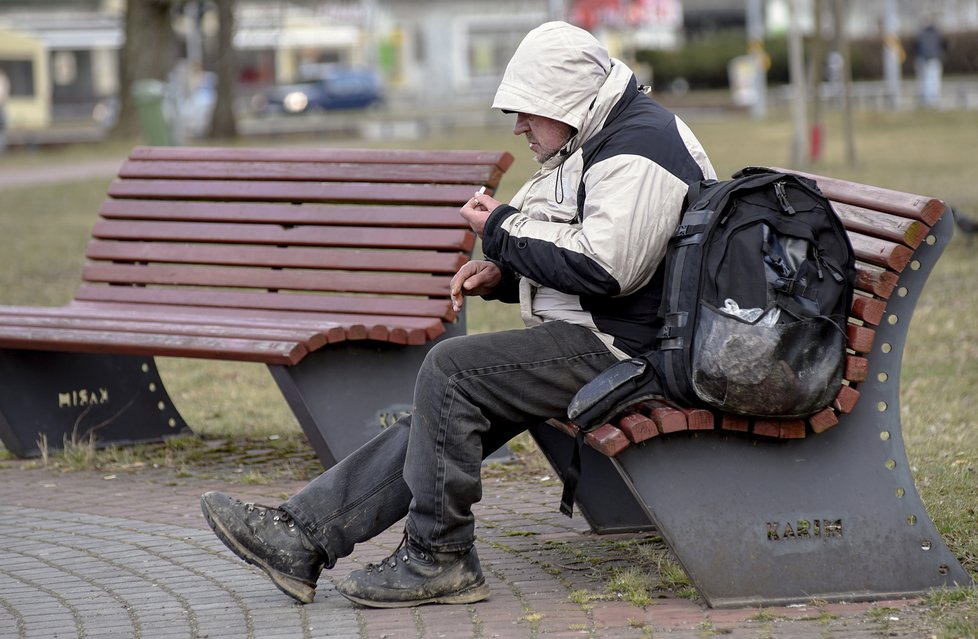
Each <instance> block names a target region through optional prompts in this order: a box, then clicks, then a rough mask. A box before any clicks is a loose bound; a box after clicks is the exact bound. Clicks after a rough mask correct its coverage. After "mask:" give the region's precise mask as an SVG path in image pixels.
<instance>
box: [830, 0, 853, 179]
mask: <svg viewBox="0 0 978 639" xmlns="http://www.w3.org/2000/svg"><path fill="white" fill-rule="evenodd" d="M847 7H848V5H847V4H846V2H845V0H834V2H833V3H832V9H833V11H832V15H833V18H834V20H835V49H836V51H838V52H839V53H841V54H842V60H843V64H842V129H843V132H844V133H843V134H844V135H845V141H846V162H847V163H848V164H849V166H854V165H855V164H856V134H855V132H854V129H853V124H852V90H851V89H852V60H851V56H850V52H849V36H848V35H847V33H846V14H847V11H846V9H847Z"/></svg>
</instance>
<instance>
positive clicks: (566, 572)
mask: <svg viewBox="0 0 978 639" xmlns="http://www.w3.org/2000/svg"><path fill="white" fill-rule="evenodd" d="M186 475H187V473H186V472H180V473H178V472H175V471H173V470H166V469H149V468H142V469H139V470H135V471H131V472H130V471H126V472H115V473H112V474H106V473H100V472H95V471H79V472H61V471H58V470H55V469H49V468H43V467H40V465H39V464H37V463H36V462H25V461H4V462H0V638H3V639H7V638H15V637H16V638H18V639H40V638H48V637H50V638H55V637H58V638H74V637H78V638H81V637H99V638H102V637H105V638H120V639H123V638H133V637H140V638H151V637H152V638H157V637H158V638H161V639H170V638H172V639H184V638H188V637H190V638H192V637H211V638H214V637H221V638H223V637H234V638H238V637H242V638H258V639H269V638H276V637H280V638H282V639H291V638H299V637H302V638H306V637H308V638H312V637H350V638H357V639H361V638H362V639H366V638H371V639H379V638H382V637H388V638H400V637H450V638H455V637H472V638H478V639H488V638H497V637H498V638H524V637H526V638H536V637H539V638H555V639H556V638H563V637H599V638H605V637H609V638H619V637H620V638H633V637H634V638H636V639H640V638H648V637H653V636H655V637H660V636H668V637H705V636H715V635H723V636H730V637H820V638H822V637H860V636H867V637H868V636H926V635H925V634H921V632H920V630H919V628H920V618H921V617H922V615H923V614H924V611H922V610H921V609H920V607H919V606H918V605H917V604H916V603H915V602H913V601H891V602H879V603H877V604H868V603H861V604H824V603H823V604H818V603H817V602H815V603H814V604H813V605H809V606H792V607H778V608H766V609H763V610H760V609H753V608H748V609H734V610H711V609H708V608H706V607H705V606H704V604H703V603H702V601H701V600H690V599H688V598H683V597H679V596H676V594H675V593H671V592H669V591H666V590H663V591H661V592H660V591H656V593H655V595H656V598H655V599H654V600H653V603H652V605H649V606H645V607H640V606H635V605H632V604H630V603H627V602H626V601H622V600H618V599H616V598H615V597H613V596H609V595H608V594H607V593H606V592H605V591H604V589H605V584H606V583H607V581H606V578H607V572H602V570H603V569H605V568H607V567H608V566H614V565H621V564H622V563H627V557H626V558H623V557H622V556H621V552H622V551H621V547H622V546H623V544H621V543H611V542H626V543H627V542H634V541H635V540H641V539H645V538H644V537H642V536H639V535H615V536H611V537H610V538H609V537H608V536H596V535H593V534H590V533H589V532H588V531H587V527H586V524H585V523H584V522H583V521H581V520H580V519H573V520H570V519H567V518H565V517H563V516H562V515H560V514H559V513H557V510H556V504H557V503H558V501H559V486H558V485H557V484H556V483H555V482H554V481H552V480H541V479H539V478H532V477H519V478H512V477H507V476H506V475H505V474H504V473H493V474H491V475H490V477H488V478H487V480H486V486H485V497H484V499H483V501H482V503H480V504H479V505H478V506H477V508H476V516H477V519H478V532H479V554H480V557H481V559H482V563H483V567H484V569H485V572H486V576H487V579H488V581H489V584H490V587H491V589H492V596H491V597H490V599H489V600H487V601H485V602H481V603H479V604H475V605H468V606H425V607H419V608H415V609H399V610H371V609H364V608H360V607H357V606H354V605H352V604H350V603H349V602H347V601H346V600H345V599H344V598H343V597H342V596H339V595H338V594H336V593H335V591H334V587H333V580H334V579H335V578H337V577H340V576H342V575H345V574H346V573H347V572H348V571H349V570H351V569H352V568H354V567H355V566H356V565H357V564H359V563H362V562H365V561H376V560H378V559H380V558H381V557H383V556H386V555H387V554H388V553H389V552H391V551H392V550H393V548H394V547H395V546H396V545H397V543H398V541H399V540H400V530H401V528H400V526H399V525H395V526H394V527H392V528H391V529H390V530H389V531H387V532H386V533H384V534H383V535H381V536H380V537H378V538H377V539H375V540H373V541H372V542H370V543H367V544H363V545H361V546H360V547H359V548H358V550H357V553H356V554H355V555H354V556H352V557H350V558H347V559H344V560H341V562H340V563H339V564H338V565H337V567H336V568H335V569H334V570H333V571H327V572H326V573H324V574H323V577H322V578H321V579H320V582H319V588H318V593H317V596H316V601H315V602H314V603H312V604H310V605H305V606H302V605H298V604H295V603H293V602H292V600H291V599H289V598H288V597H286V596H285V595H283V594H282V593H280V592H279V591H278V590H277V589H276V588H275V587H274V586H273V585H272V584H271V582H270V581H269V580H268V579H267V578H266V577H265V576H264V575H263V574H262V573H261V572H259V571H257V570H256V569H254V568H252V567H250V566H247V565H246V564H244V563H243V562H241V561H240V560H238V559H237V558H236V557H235V556H234V555H232V554H231V553H230V552H229V551H227V550H226V549H225V548H224V547H223V546H222V545H221V544H220V542H219V541H218V540H217V539H216V538H215V537H214V536H213V534H212V533H211V532H210V530H209V529H208V528H207V525H206V523H205V522H204V520H203V517H202V516H201V514H200V510H199V506H198V498H199V495H200V494H201V493H203V492H205V491H207V490H223V491H226V492H230V493H232V494H234V495H236V496H239V497H241V498H244V499H247V500H255V501H258V502H260V503H262V502H263V503H272V504H274V503H278V502H279V501H280V500H281V499H282V498H284V497H285V496H286V495H288V494H291V493H292V492H294V491H296V490H298V488H299V487H300V486H301V485H302V484H301V483H297V482H295V481H277V482H274V483H271V484H267V485H261V486H254V485H245V484H241V483H233V482H228V481H218V480H214V479H207V478H195V477H192V476H190V477H188V476H186ZM625 547H626V548H627V545H626V546H625ZM569 550H570V551H573V552H574V553H579V551H583V552H582V553H579V554H570V553H569V552H568V551H569ZM581 557H585V558H586V560H585V561H582V560H581V559H580V558H581ZM592 560H593V561H592ZM874 608H876V609H877V610H873V609H874Z"/></svg>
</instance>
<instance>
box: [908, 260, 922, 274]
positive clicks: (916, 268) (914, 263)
mask: <svg viewBox="0 0 978 639" xmlns="http://www.w3.org/2000/svg"><path fill="white" fill-rule="evenodd" d="M910 269H911V270H913V271H919V270H920V260H912V261H911V262H910Z"/></svg>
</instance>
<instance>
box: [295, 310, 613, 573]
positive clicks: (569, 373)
mask: <svg viewBox="0 0 978 639" xmlns="http://www.w3.org/2000/svg"><path fill="white" fill-rule="evenodd" d="M616 361H617V358H616V357H615V356H614V355H613V354H612V353H611V352H610V351H609V350H608V349H607V347H605V345H604V344H603V343H602V342H601V341H600V340H599V339H598V338H597V337H596V336H595V335H594V334H593V333H592V332H591V331H590V330H588V329H587V328H584V327H581V326H577V325H573V324H568V323H565V322H546V323H544V324H542V325H539V326H535V327H533V328H529V329H522V330H512V331H502V332H497V333H485V334H477V335H466V336H463V337H456V338H452V339H448V340H445V341H443V342H440V343H438V344H437V345H436V346H435V347H434V348H432V349H431V351H430V352H429V353H428V356H427V357H426V358H425V361H424V363H423V364H422V365H421V370H420V371H419V372H418V377H417V381H416V382H415V389H414V407H413V412H412V414H411V415H409V416H405V417H403V418H401V419H400V420H398V421H397V423H395V424H394V425H393V426H391V427H390V428H388V429H387V430H385V431H383V432H382V433H380V434H379V435H377V436H376V437H375V438H373V439H372V440H371V441H369V442H367V443H366V444H364V445H363V446H362V447H361V448H360V449H358V450H356V451H355V452H353V453H352V454H350V455H349V456H348V457H346V458H345V459H343V460H342V461H341V462H340V463H338V464H337V465H336V466H333V467H332V468H330V469H329V470H327V471H326V472H324V473H323V474H322V475H320V476H319V477H317V478H316V479H314V480H313V481H311V482H310V483H309V484H308V485H306V486H305V487H304V488H303V489H302V490H301V491H300V492H299V493H298V494H296V495H295V496H293V497H292V498H291V499H289V500H288V501H287V502H285V503H284V504H283V505H282V508H283V509H284V510H286V511H287V512H288V513H289V514H290V515H292V517H293V518H294V519H295V521H296V522H297V523H298V524H299V526H300V527H301V528H302V529H303V530H304V531H305V532H306V533H307V535H308V536H309V537H310V538H311V539H313V540H314V541H315V542H316V543H317V544H318V545H319V546H320V548H321V549H322V550H323V551H324V552H325V553H326V555H327V557H328V561H327V567H332V566H333V564H335V562H336V560H337V559H339V558H340V557H345V556H347V555H349V554H350V553H351V552H353V548H354V545H355V544H357V543H359V542H361V541H366V540H368V539H371V538H372V537H374V536H375V535H378V534H380V533H381V532H383V531H385V530H386V529H387V528H389V527H390V526H391V525H393V524H394V523H396V522H397V521H398V520H399V519H401V518H402V517H404V515H405V514H407V516H408V517H407V530H408V534H409V535H410V536H411V538H412V539H413V540H415V541H417V542H418V543H420V544H421V545H422V546H424V547H427V548H428V549H429V550H432V551H436V552H452V551H459V550H464V549H466V548H468V547H469V546H471V545H472V544H473V542H474V541H475V521H474V518H473V516H472V505H473V504H475V503H476V502H478V501H479V500H480V499H481V498H482V480H481V468H482V460H483V459H484V458H485V457H486V456H487V455H489V454H491V453H492V452H493V451H494V450H496V449H497V448H499V447H500V446H502V445H503V444H505V443H506V442H507V441H508V440H509V439H511V438H512V437H514V436H515V435H517V434H519V433H521V432H523V431H524V430H526V429H527V428H529V427H530V426H532V425H534V424H537V423H540V422H541V421H544V420H546V419H549V418H551V417H565V416H566V410H567V404H568V403H569V402H570V400H571V398H572V397H573V396H574V394H575V393H576V392H577V391H578V390H579V389H580V388H581V387H582V386H583V385H584V384H586V383H587V382H589V381H590V380H591V379H592V378H593V377H594V376H595V375H597V374H598V373H600V372H601V371H602V370H604V369H605V368H607V367H608V366H610V365H612V364H613V363H615V362H616Z"/></svg>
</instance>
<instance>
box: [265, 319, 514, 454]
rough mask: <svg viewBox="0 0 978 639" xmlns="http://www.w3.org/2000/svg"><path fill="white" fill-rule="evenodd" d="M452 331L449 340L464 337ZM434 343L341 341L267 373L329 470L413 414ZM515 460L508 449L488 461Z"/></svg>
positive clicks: (278, 366) (273, 367)
mask: <svg viewBox="0 0 978 639" xmlns="http://www.w3.org/2000/svg"><path fill="white" fill-rule="evenodd" d="M453 328H455V329H456V330H454V331H451V332H450V333H449V334H446V337H448V336H449V335H450V334H456V333H458V332H462V331H459V330H457V327H453ZM463 331H464V329H463ZM433 344H434V343H431V344H427V345H424V346H398V345H395V344H389V343H385V342H374V341H366V340H364V341H351V342H340V343H338V344H333V345H330V346H329V347H327V348H325V349H323V350H321V351H317V352H314V353H311V354H309V355H307V356H306V357H305V358H304V359H303V360H302V361H300V362H299V363H298V364H296V365H295V366H281V365H269V367H268V368H269V370H270V371H271V373H272V377H274V378H275V381H276V383H278V386H279V388H280V389H281V391H282V394H283V395H285V399H286V401H287V402H288V404H289V406H290V407H291V408H292V411H293V412H294V413H295V415H296V419H297V420H298V421H299V425H300V426H301V427H302V430H303V432H305V434H306V437H307V438H308V439H309V443H310V444H311V445H312V447H313V449H314V450H315V451H316V455H317V456H318V457H319V461H320V462H321V463H322V465H323V467H324V468H329V467H331V466H333V465H335V464H336V462H338V461H339V460H341V459H343V458H344V457H346V456H347V455H349V454H350V453H352V452H353V451H354V450H356V449H357V448H359V447H360V446H362V445H363V444H365V443H366V442H367V441H369V440H370V439H371V438H373V437H374V436H375V435H377V434H378V433H379V432H380V431H381V430H383V429H384V428H386V427H388V426H390V425H391V424H393V423H394V421H395V420H396V419H397V418H398V417H399V416H400V415H401V414H402V413H404V412H407V411H410V410H411V404H412V402H413V399H414V380H415V378H416V377H417V374H418V369H419V368H420V367H421V362H423V361H424V358H425V355H426V354H427V352H428V351H429V350H430V349H431V347H432V346H433ZM510 457H511V453H510V451H509V449H508V448H507V447H505V446H504V447H502V448H500V449H499V450H497V451H495V452H493V453H492V454H491V455H490V456H489V460H492V461H504V460H506V459H508V458H510Z"/></svg>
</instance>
